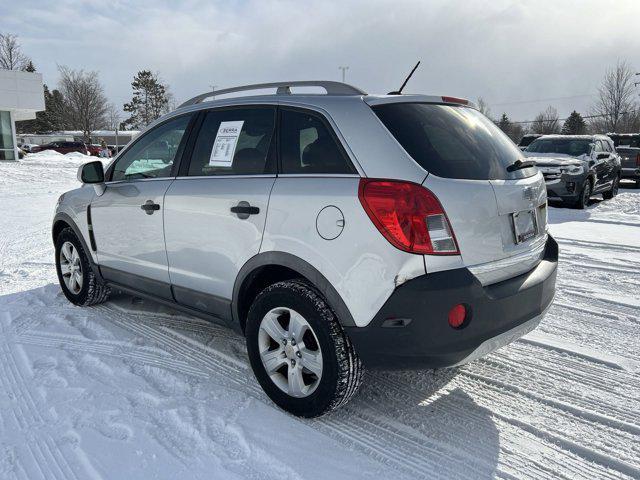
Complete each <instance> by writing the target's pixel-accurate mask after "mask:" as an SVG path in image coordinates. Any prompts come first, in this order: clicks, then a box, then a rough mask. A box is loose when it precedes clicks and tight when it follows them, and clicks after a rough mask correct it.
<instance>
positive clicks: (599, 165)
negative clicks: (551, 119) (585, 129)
mask: <svg viewBox="0 0 640 480" xmlns="http://www.w3.org/2000/svg"><path fill="white" fill-rule="evenodd" d="M524 153H525V155H526V156H527V157H528V159H529V160H533V161H534V162H535V163H536V166H537V167H538V169H539V170H540V171H541V172H542V175H544V180H545V183H546V185H547V197H548V199H549V200H559V201H562V202H563V203H565V204H567V205H571V206H575V207H577V208H585V207H586V206H587V204H588V203H589V199H590V198H591V196H592V195H596V194H598V193H601V194H602V197H603V198H604V199H605V200H607V199H610V198H613V197H615V196H616V195H617V194H618V186H619V183H620V173H621V172H620V169H621V166H620V156H619V155H618V154H617V153H616V150H615V148H614V146H613V141H612V140H611V139H610V138H609V137H607V136H606V135H544V136H542V137H540V138H538V139H536V140H534V141H533V142H532V143H531V144H530V145H529V146H528V147H527V148H526V149H525V151H524Z"/></svg>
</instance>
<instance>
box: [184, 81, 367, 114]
mask: <svg viewBox="0 0 640 480" xmlns="http://www.w3.org/2000/svg"><path fill="white" fill-rule="evenodd" d="M291 87H322V88H324V89H325V90H326V91H327V95H366V92H363V91H362V90H360V89H359V88H356V87H354V86H352V85H348V84H346V83H341V82H333V81H330V80H294V81H292V82H273V83H256V84H253V85H244V86H241V87H233V88H225V89H223V90H215V91H211V92H207V93H202V94H200V95H198V96H196V97H193V98H192V99H190V100H187V101H186V102H184V103H183V104H182V105H180V107H178V108H182V107H187V106H189V105H196V104H198V103H202V102H203V101H204V100H205V99H207V98H209V97H213V96H214V95H224V94H226V93H235V92H244V91H247V90H261V89H264V88H276V89H277V90H276V95H291Z"/></svg>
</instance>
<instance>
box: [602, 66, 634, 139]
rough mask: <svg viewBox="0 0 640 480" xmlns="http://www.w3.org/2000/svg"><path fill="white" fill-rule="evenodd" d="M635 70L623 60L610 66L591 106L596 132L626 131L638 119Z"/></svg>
mask: <svg viewBox="0 0 640 480" xmlns="http://www.w3.org/2000/svg"><path fill="white" fill-rule="evenodd" d="M633 87H634V85H633V70H631V67H630V66H629V64H628V63H627V62H626V61H624V60H622V61H620V60H619V61H618V63H616V66H615V67H613V68H610V69H608V70H607V72H606V73H605V76H604V78H603V79H602V84H601V85H600V88H598V99H597V100H596V102H595V104H594V105H593V106H592V107H591V115H594V116H595V115H597V117H596V118H594V119H593V120H592V122H591V127H592V130H594V131H596V132H602V133H606V132H625V131H628V129H629V128H631V127H632V125H633V124H634V123H635V121H636V118H635V117H636V112H635V110H636V108H637V105H636V101H635V95H634V88H633Z"/></svg>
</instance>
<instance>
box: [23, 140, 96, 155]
mask: <svg viewBox="0 0 640 480" xmlns="http://www.w3.org/2000/svg"><path fill="white" fill-rule="evenodd" d="M45 150H53V151H55V152H58V153H62V154H65V153H71V152H78V153H82V154H84V155H88V154H89V153H88V151H87V146H86V145H85V144H84V143H82V142H51V143H46V144H44V145H38V146H36V147H31V153H37V152H44V151H45Z"/></svg>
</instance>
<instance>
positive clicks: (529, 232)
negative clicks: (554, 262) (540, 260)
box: [511, 210, 538, 245]
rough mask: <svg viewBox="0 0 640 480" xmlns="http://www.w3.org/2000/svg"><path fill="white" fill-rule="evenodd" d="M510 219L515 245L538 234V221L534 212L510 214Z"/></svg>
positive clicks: (525, 211)
mask: <svg viewBox="0 0 640 480" xmlns="http://www.w3.org/2000/svg"><path fill="white" fill-rule="evenodd" d="M511 219H512V224H513V236H514V239H515V242H516V245H517V244H519V243H522V242H526V241H527V240H529V239H531V238H533V237H535V236H536V235H537V234H538V221H537V217H536V211H535V210H523V211H522V212H516V213H512V214H511Z"/></svg>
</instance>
